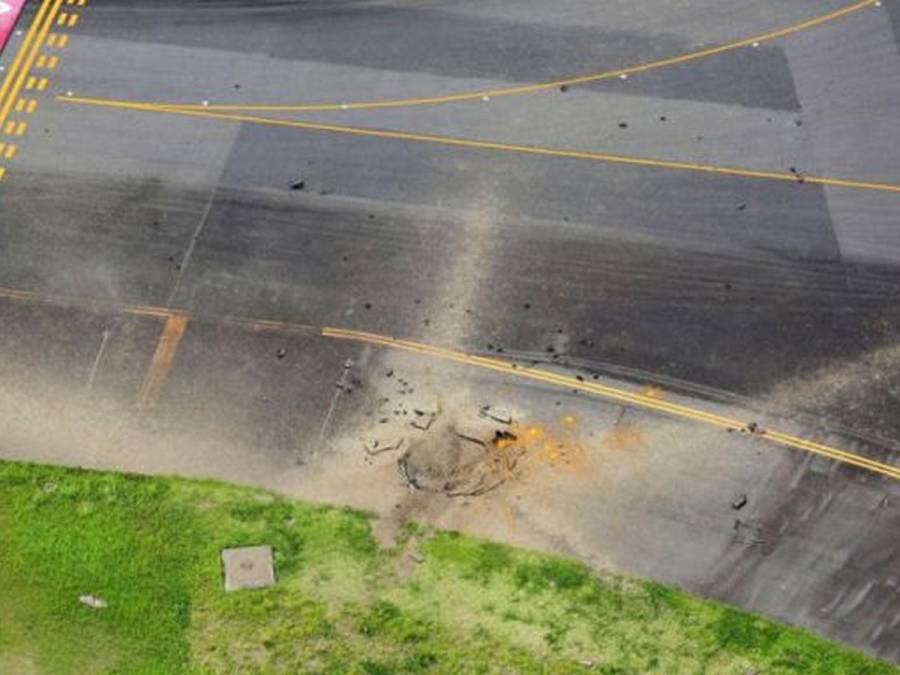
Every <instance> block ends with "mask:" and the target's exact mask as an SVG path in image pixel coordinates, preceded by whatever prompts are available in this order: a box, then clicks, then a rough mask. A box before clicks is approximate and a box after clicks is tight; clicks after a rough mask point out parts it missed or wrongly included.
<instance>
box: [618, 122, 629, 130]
mask: <svg viewBox="0 0 900 675" xmlns="http://www.w3.org/2000/svg"><path fill="white" fill-rule="evenodd" d="M619 128H620V129H627V128H628V122H619Z"/></svg>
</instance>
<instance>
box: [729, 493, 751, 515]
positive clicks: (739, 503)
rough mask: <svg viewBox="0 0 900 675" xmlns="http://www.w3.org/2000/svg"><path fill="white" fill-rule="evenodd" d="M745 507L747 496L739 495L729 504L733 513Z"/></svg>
mask: <svg viewBox="0 0 900 675" xmlns="http://www.w3.org/2000/svg"><path fill="white" fill-rule="evenodd" d="M745 506H747V495H741V496H740V497H738V498H737V499H735V500H734V501H733V502H731V508H733V509H734V510H735V511H740V510H741V509H742V508H744V507H745Z"/></svg>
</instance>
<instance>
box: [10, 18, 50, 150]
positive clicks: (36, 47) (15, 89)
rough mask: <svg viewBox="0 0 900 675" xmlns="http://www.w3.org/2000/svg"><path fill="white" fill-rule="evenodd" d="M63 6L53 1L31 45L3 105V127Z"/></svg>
mask: <svg viewBox="0 0 900 675" xmlns="http://www.w3.org/2000/svg"><path fill="white" fill-rule="evenodd" d="M61 4H62V0H53V5H52V7H51V9H50V13H49V14H48V15H47V20H46V21H44V22H43V25H42V26H41V27H40V29H39V30H38V33H37V38H36V39H35V40H34V42H33V43H32V44H31V47H30V49H29V53H28V56H27V57H26V58H25V62H24V63H23V65H22V68H21V69H20V71H19V73H18V74H17V75H16V79H15V82H14V83H13V85H12V89H11V90H10V91H9V96H8V97H7V99H6V102H5V103H4V104H3V108H2V109H0V125H2V124H3V122H5V121H6V118H7V117H8V116H9V111H10V109H11V108H12V105H13V102H14V101H15V99H16V97H17V96H18V95H19V92H20V91H21V90H22V87H23V86H24V85H25V81H26V79H27V77H28V75H29V72H30V71H31V67H32V65H33V64H34V60H35V58H36V57H37V55H38V52H39V51H40V49H41V47H42V46H43V44H44V40H45V39H46V38H47V33H49V32H50V27H51V26H52V25H53V20H54V18H55V17H56V15H57V13H58V12H59V8H60V5H61ZM42 9H43V7H42ZM23 133H24V127H23Z"/></svg>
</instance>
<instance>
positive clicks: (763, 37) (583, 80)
mask: <svg viewBox="0 0 900 675" xmlns="http://www.w3.org/2000/svg"><path fill="white" fill-rule="evenodd" d="M876 2H877V0H862V1H861V2H855V3H853V4H851V5H848V6H846V7H843V8H841V9H837V10H835V11H833V12H829V13H828V14H824V15H822V16H819V17H815V18H813V19H808V20H806V21H803V22H801V23H797V24H794V25H792V26H787V27H785V28H779V29H777V30H772V31H769V32H767V33H762V34H760V35H754V36H752V37H747V38H743V39H741V40H737V41H735V42H730V43H728V44H724V45H720V46H718V47H709V48H707V49H701V50H699V51H694V52H688V53H687V54H681V55H680V56H672V57H669V58H665V59H660V60H659V61H650V62H647V63H639V64H636V65H633V66H627V67H624V68H619V69H617V70H609V71H604V72H599V73H589V74H586V75H575V76H571V77H566V78H562V79H559V80H552V81H549V82H541V83H537V84H526V85H519V86H512V87H501V88H497V89H481V90H478V91H468V92H459V93H456V94H447V95H444V96H426V97H422V98H401V99H393V100H385V101H357V102H355V103H307V104H302V103H300V104H296V105H291V104H285V105H278V104H256V105H253V104H248V105H208V106H203V105H197V104H178V103H157V105H165V106H166V107H170V108H180V109H183V110H195V109H204V110H220V111H245V112H250V111H255V112H264V111H269V112H271V111H280V112H325V111H332V110H372V109H378V108H401V107H411V106H425V105H439V104H442V103H455V102H459V101H471V100H473V99H482V98H484V97H485V96H487V97H488V98H496V97H500V96H515V95H520V94H531V93H534V92H537V91H545V90H547V89H556V88H558V87H562V86H567V87H570V86H575V85H579V84H587V83H589V82H599V81H601V80H611V79H614V78H617V77H621V76H623V75H626V76H627V75H634V74H637V73H643V72H646V71H648V70H655V69H657V68H664V67H667V66H674V65H678V64H681V63H686V62H688V61H695V60H697V59H702V58H706V57H708V56H715V55H717V54H722V53H725V52H729V51H734V50H735V49H740V48H742V47H748V46H751V45H754V44H755V43H762V42H770V41H772V40H776V39H778V38H782V37H785V36H787V35H793V34H794V33H799V32H800V31H804V30H808V29H809V28H814V27H816V26H821V25H822V24H824V23H828V22H830V21H834V20H835V19H839V18H841V17H843V16H847V15H848V14H852V13H854V12H858V11H859V10H861V9H864V8H866V7H869V6H871V5H874V4H875V3H876Z"/></svg>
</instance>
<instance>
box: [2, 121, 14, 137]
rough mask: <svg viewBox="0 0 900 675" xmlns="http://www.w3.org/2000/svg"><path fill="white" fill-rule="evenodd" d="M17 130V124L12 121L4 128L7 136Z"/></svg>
mask: <svg viewBox="0 0 900 675" xmlns="http://www.w3.org/2000/svg"><path fill="white" fill-rule="evenodd" d="M15 130H16V122H15V120H10V121H9V122H7V123H6V126H5V127H3V133H4V134H6V135H7V136H9V135H11V134H12V133H13V132H14V131H15Z"/></svg>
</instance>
